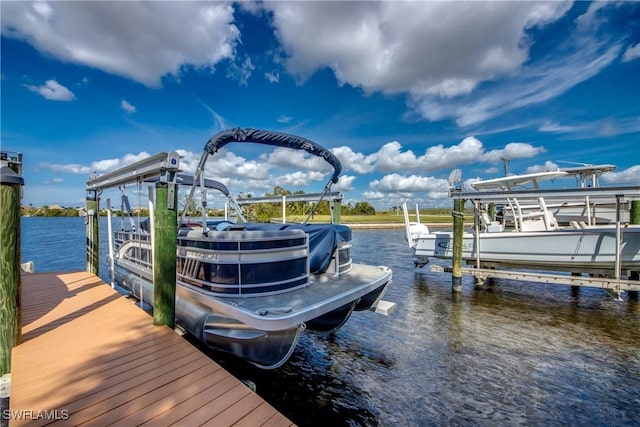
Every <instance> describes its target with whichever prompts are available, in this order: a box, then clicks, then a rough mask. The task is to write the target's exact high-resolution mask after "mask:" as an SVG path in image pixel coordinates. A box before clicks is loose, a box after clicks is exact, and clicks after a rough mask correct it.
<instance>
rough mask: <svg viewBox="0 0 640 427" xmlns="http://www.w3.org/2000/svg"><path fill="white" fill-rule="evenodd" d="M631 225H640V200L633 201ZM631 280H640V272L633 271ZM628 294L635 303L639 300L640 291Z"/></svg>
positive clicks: (630, 213)
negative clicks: (639, 292) (639, 293)
mask: <svg viewBox="0 0 640 427" xmlns="http://www.w3.org/2000/svg"><path fill="white" fill-rule="evenodd" d="M629 223H630V224H640V200H632V201H631V209H630V211H629ZM630 279H631V280H640V272H638V271H632V272H631V277H630ZM628 293H629V299H631V300H634V301H637V300H638V291H629V292H628Z"/></svg>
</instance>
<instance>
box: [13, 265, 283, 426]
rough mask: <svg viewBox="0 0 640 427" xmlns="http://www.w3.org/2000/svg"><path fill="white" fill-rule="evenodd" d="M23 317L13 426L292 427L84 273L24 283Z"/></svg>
mask: <svg viewBox="0 0 640 427" xmlns="http://www.w3.org/2000/svg"><path fill="white" fill-rule="evenodd" d="M22 310H23V314H22V337H23V342H22V343H21V344H20V345H18V346H17V347H15V348H14V349H13V354H12V373H11V377H12V378H11V383H12V384H11V398H10V412H11V414H10V418H11V420H10V425H12V426H13V425H26V424H29V425H45V424H49V423H51V422H52V421H53V422H54V423H56V424H60V425H126V426H132V425H156V426H168V425H186V426H199V425H215V426H230V425H237V426H262V425H264V426H291V425H293V424H292V423H291V421H290V420H288V419H287V418H286V417H285V416H283V415H282V414H280V413H278V412H277V411H276V410H275V409H274V408H273V407H272V406H271V405H269V404H268V403H267V402H265V401H264V400H263V399H262V398H260V397H259V396H258V395H257V394H255V393H253V392H252V391H251V390H250V389H249V388H248V387H247V386H245V385H244V384H243V383H242V382H241V381H240V380H239V379H237V378H235V377H233V376H232V375H231V374H229V373H228V372H227V371H226V370H224V369H223V368H222V367H221V366H220V365H218V364H217V363H215V362H214V361H212V360H211V359H210V358H208V357H207V356H206V355H204V354H203V353H202V352H200V351H199V350H198V349H196V348H195V347H194V346H192V345H191V344H190V343H188V342H187V341H186V340H184V339H183V338H181V337H180V336H179V335H178V334H176V333H175V332H173V331H172V330H171V329H170V328H168V327H166V326H154V325H153V323H152V320H151V317H150V316H149V315H148V314H147V313H145V312H144V311H143V310H141V309H139V308H138V307H136V306H135V305H134V304H132V303H131V301H128V300H127V299H126V298H124V297H123V296H121V295H120V294H118V293H117V292H115V291H114V290H112V289H111V287H109V286H108V285H106V284H105V283H104V282H103V281H101V280H100V279H99V278H98V277H96V276H95V275H93V274H91V273H87V272H72V273H36V274H29V275H23V276H22Z"/></svg>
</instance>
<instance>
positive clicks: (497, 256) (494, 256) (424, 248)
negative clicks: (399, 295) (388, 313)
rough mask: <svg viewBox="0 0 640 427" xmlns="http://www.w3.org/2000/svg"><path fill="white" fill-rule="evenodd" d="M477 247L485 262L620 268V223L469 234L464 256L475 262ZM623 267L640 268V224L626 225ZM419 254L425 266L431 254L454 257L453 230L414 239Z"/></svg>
mask: <svg viewBox="0 0 640 427" xmlns="http://www.w3.org/2000/svg"><path fill="white" fill-rule="evenodd" d="M477 246H478V247H479V258H480V262H481V264H483V263H495V264H503V265H511V266H517V267H520V268H530V269H534V268H550V269H561V270H566V271H574V270H576V269H578V270H580V269H582V270H583V271H586V270H593V269H600V270H611V271H613V270H614V269H615V266H616V230H615V227H593V228H588V229H560V230H552V231H542V232H515V231H506V232H496V233H488V232H487V233H480V234H479V236H478V239H477V241H476V238H475V234H474V233H470V232H465V233H464V234H463V244H462V258H463V259H464V260H465V261H467V262H472V263H475V261H476V259H477ZM620 248H621V249H620V262H621V268H622V269H627V270H633V271H637V270H640V227H638V226H628V227H623V228H622V232H621V245H620ZM413 249H414V255H415V257H416V262H417V263H418V264H421V265H424V264H425V261H426V259H427V258H429V257H433V258H443V259H450V258H452V255H453V254H452V252H453V233H452V232H435V233H428V234H420V235H418V236H416V237H415V238H414V248H413Z"/></svg>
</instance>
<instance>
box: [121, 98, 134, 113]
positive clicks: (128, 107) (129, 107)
mask: <svg viewBox="0 0 640 427" xmlns="http://www.w3.org/2000/svg"><path fill="white" fill-rule="evenodd" d="M120 108H122V109H123V110H124V111H125V112H127V113H128V114H134V113H136V112H137V110H136V107H134V106H133V105H131V104H129V103H128V102H127V101H126V100H125V99H123V100H122V102H120Z"/></svg>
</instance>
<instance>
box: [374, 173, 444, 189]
mask: <svg viewBox="0 0 640 427" xmlns="http://www.w3.org/2000/svg"><path fill="white" fill-rule="evenodd" d="M369 188H370V189H371V190H373V191H376V192H380V193H394V192H404V193H414V192H430V191H435V192H443V191H444V192H447V191H449V183H448V182H447V180H446V179H437V178H433V177H425V176H418V175H411V176H403V175H399V174H396V173H394V174H391V175H385V176H384V177H382V179H379V180H378V179H376V180H373V181H371V183H370V184H369Z"/></svg>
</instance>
